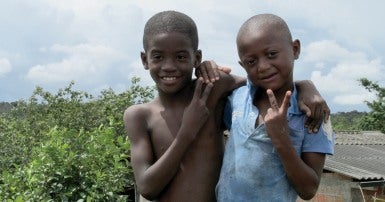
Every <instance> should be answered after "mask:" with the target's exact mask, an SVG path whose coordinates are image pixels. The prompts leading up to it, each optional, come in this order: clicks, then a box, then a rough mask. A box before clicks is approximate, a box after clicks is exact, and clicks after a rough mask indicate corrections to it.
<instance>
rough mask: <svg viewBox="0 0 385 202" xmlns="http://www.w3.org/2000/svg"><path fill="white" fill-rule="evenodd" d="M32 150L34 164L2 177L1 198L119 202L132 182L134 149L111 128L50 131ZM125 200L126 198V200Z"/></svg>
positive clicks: (5, 173)
mask: <svg viewBox="0 0 385 202" xmlns="http://www.w3.org/2000/svg"><path fill="white" fill-rule="evenodd" d="M47 135H48V137H49V138H48V140H47V141H46V142H44V143H42V144H41V145H40V146H38V147H35V148H34V149H33V151H32V157H31V162H30V163H28V164H26V165H24V166H20V167H18V168H17V169H16V170H15V171H14V172H4V173H3V184H2V185H0V187H1V191H0V197H1V198H2V199H13V200H15V199H17V198H22V199H23V200H27V201H37V200H44V201H47V200H48V201H49V200H53V201H77V200H79V199H83V200H90V199H91V200H92V201H119V200H123V199H124V197H123V196H120V195H119V193H120V192H121V191H122V190H123V189H124V188H125V186H127V185H132V184H133V181H132V179H133V176H132V171H131V170H130V169H128V168H130V166H129V161H128V160H129V156H128V154H127V151H129V148H130V145H129V141H128V139H127V138H126V137H125V138H123V137H122V136H120V137H119V138H117V139H116V141H115V136H116V134H115V130H114V128H112V127H100V128H97V129H95V130H94V131H91V132H86V131H80V132H77V131H75V130H58V129H57V128H54V129H52V130H51V131H50V132H49V133H48V134H47ZM124 200H126V199H124Z"/></svg>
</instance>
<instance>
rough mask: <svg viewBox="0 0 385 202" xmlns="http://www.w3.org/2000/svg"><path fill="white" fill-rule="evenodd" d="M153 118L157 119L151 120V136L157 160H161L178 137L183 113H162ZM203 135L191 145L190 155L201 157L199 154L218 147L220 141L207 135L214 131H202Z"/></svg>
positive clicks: (199, 135) (149, 126)
mask: <svg viewBox="0 0 385 202" xmlns="http://www.w3.org/2000/svg"><path fill="white" fill-rule="evenodd" d="M152 117H156V118H152V119H151V120H149V123H148V128H149V130H150V131H149V135H150V138H151V142H152V146H153V150H154V153H155V155H156V158H159V157H160V156H162V155H163V153H164V152H165V151H166V150H167V149H168V148H169V146H170V145H171V144H172V142H173V141H174V140H175V138H176V137H177V135H178V132H179V129H180V127H181V125H182V119H183V112H182V113H173V114H171V113H162V112H160V113H158V115H157V116H152ZM212 124H213V123H212ZM201 133H202V134H198V135H197V137H196V139H195V140H194V141H193V142H192V143H191V145H190V147H189V152H188V154H191V155H200V154H199V152H203V153H204V152H205V151H206V152H208V151H207V150H208V148H215V147H218V145H215V144H218V142H220V140H219V141H218V140H215V139H213V137H212V136H210V135H207V133H213V132H212V131H211V132H210V131H208V130H206V129H202V130H201ZM187 156H188V155H187Z"/></svg>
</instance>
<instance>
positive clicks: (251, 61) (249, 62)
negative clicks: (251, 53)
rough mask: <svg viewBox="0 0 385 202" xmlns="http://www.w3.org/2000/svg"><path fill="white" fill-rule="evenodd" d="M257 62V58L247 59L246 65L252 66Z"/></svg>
mask: <svg viewBox="0 0 385 202" xmlns="http://www.w3.org/2000/svg"><path fill="white" fill-rule="evenodd" d="M254 64H255V60H245V65H246V66H251V65H254Z"/></svg>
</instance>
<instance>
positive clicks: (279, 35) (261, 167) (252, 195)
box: [216, 14, 333, 201]
mask: <svg viewBox="0 0 385 202" xmlns="http://www.w3.org/2000/svg"><path fill="white" fill-rule="evenodd" d="M237 48H238V55H239V58H240V62H239V63H240V65H241V66H242V67H243V68H244V69H245V70H246V72H247V75H248V82H247V85H246V86H244V87H241V88H238V89H236V90H235V91H234V92H233V94H232V95H231V96H229V102H228V105H227V106H226V111H225V119H226V120H225V122H226V123H227V125H228V126H230V125H231V131H230V137H229V139H228V141H227V145H226V149H225V154H224V159H223V164H222V169H221V174H220V179H219V182H218V184H217V188H216V191H217V199H218V201H296V198H297V194H298V195H299V196H300V197H301V198H303V199H306V200H307V199H311V198H312V197H313V196H314V195H315V193H316V191H317V189H318V185H319V182H320V178H321V174H322V169H323V165H324V162H325V154H332V153H333V134H332V131H331V125H330V122H329V121H328V122H327V123H325V124H324V125H323V127H321V128H320V130H319V131H318V132H317V133H316V134H311V135H309V134H308V131H307V130H306V129H305V128H304V120H305V114H304V113H302V112H301V111H300V110H299V108H298V105H297V90H296V88H295V85H294V83H293V67H294V61H295V60H296V59H297V58H298V57H299V54H300V42H299V40H294V41H292V38H291V33H290V31H289V28H288V26H287V24H286V23H285V22H284V21H283V20H282V19H281V18H280V17H278V16H275V15H271V14H262V15H256V16H254V17H252V18H250V19H249V20H247V21H246V22H245V23H244V24H243V25H242V26H241V28H240V30H239V32H238V36H237ZM256 86H258V87H256ZM227 107H228V108H227ZM227 109H229V111H230V112H231V114H228V113H227ZM227 115H230V118H231V120H230V119H227V118H228V117H229V116H227Z"/></svg>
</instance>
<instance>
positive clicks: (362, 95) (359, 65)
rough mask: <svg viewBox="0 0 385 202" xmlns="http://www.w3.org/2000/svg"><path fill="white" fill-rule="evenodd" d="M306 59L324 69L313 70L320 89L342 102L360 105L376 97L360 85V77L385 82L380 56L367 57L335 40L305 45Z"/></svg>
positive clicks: (334, 99)
mask: <svg viewBox="0 0 385 202" xmlns="http://www.w3.org/2000/svg"><path fill="white" fill-rule="evenodd" d="M304 50H305V56H304V60H305V61H306V62H308V63H309V64H308V65H310V66H315V67H317V66H320V63H322V68H321V69H320V70H317V71H313V72H312V73H311V80H312V81H313V82H314V83H315V84H316V86H317V88H318V89H319V90H320V91H323V92H327V93H328V95H329V96H332V97H333V98H332V101H333V102H334V103H336V104H339V105H359V104H363V101H364V100H371V99H373V98H374V97H373V94H372V93H369V92H368V91H367V90H365V89H364V88H362V87H360V86H359V81H358V80H359V79H360V78H368V79H369V80H372V81H383V80H384V79H385V77H384V75H383V74H382V72H384V71H385V68H384V65H383V64H382V61H381V59H380V58H375V59H368V56H367V55H366V54H365V53H363V52H358V51H356V52H355V51H349V50H348V49H346V48H344V47H342V46H341V45H339V44H338V43H336V42H335V41H319V42H314V43H311V44H309V45H308V46H307V47H305V49H304Z"/></svg>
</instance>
